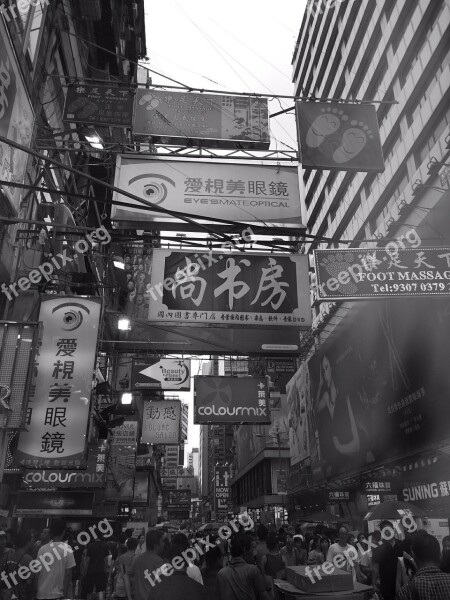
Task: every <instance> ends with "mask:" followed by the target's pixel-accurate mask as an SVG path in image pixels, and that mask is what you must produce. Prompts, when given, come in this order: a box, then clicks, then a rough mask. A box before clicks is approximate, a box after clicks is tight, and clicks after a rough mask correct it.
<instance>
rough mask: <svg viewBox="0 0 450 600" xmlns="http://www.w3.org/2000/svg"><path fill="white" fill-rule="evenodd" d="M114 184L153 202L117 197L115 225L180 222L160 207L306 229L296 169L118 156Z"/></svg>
mask: <svg viewBox="0 0 450 600" xmlns="http://www.w3.org/2000/svg"><path fill="white" fill-rule="evenodd" d="M115 185H116V186H117V187H119V188H121V189H124V190H127V191H128V192H130V193H132V194H134V195H135V196H138V197H139V198H142V199H144V200H147V201H149V202H152V203H153V204H154V205H155V207H156V210H154V211H152V210H149V209H148V208H147V207H143V205H142V204H141V203H140V202H138V201H137V200H133V199H131V198H127V197H126V196H122V195H120V194H118V193H114V196H113V199H114V201H120V202H127V203H131V204H133V205H134V206H135V208H128V207H122V206H119V205H113V208H112V212H111V220H112V221H116V222H117V221H126V222H130V223H136V222H138V223H142V222H146V223H154V224H155V226H156V224H159V225H160V226H162V224H167V227H169V228H171V229H173V227H174V226H176V227H178V226H179V225H180V224H182V221H180V219H177V218H176V217H173V216H170V215H167V214H165V213H162V212H160V211H158V210H157V209H158V207H160V208H165V209H169V210H172V211H176V212H181V213H187V214H190V215H193V216H195V217H200V218H201V217H203V216H205V217H210V218H213V219H214V218H218V219H227V220H229V221H235V222H240V221H244V222H245V223H259V224H261V225H266V226H268V225H270V224H272V225H278V226H282V225H283V224H286V225H289V224H290V225H293V226H295V227H302V223H301V211H300V191H299V185H298V171H297V167H284V166H280V165H276V164H274V165H257V164H236V163H233V164H230V163H218V162H211V161H208V162H201V161H192V160H187V161H186V160H185V161H183V160H176V159H173V158H172V159H170V158H169V159H162V158H149V157H137V156H126V155H125V156H123V155H122V156H118V157H117V164H116V176H115Z"/></svg>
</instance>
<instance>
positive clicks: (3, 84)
mask: <svg viewBox="0 0 450 600" xmlns="http://www.w3.org/2000/svg"><path fill="white" fill-rule="evenodd" d="M33 124H34V115H33V110H32V107H31V103H30V100H29V98H28V94H27V91H26V87H25V84H24V82H23V79H22V76H21V73H20V70H19V67H18V64H17V61H16V58H15V55H14V51H13V48H12V45H11V44H10V41H9V35H8V32H7V30H6V27H5V25H4V23H3V20H2V19H1V18H0V135H2V136H3V137H6V138H8V140H11V141H12V142H17V143H19V144H22V145H23V146H30V144H31V136H32V133H33ZM27 160H28V155H27V154H26V153H25V152H22V151H20V150H16V149H15V148H13V147H12V146H9V145H8V144H4V143H3V142H0V179H3V180H6V181H9V182H11V183H22V182H23V180H24V175H25V167H26V164H27ZM3 189H4V191H5V193H6V195H7V196H8V198H9V200H10V202H11V203H12V205H13V207H14V208H15V209H16V210H18V208H19V202H20V197H21V190H19V188H15V187H4V188H3Z"/></svg>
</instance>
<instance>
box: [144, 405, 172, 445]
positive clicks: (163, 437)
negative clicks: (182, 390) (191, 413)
mask: <svg viewBox="0 0 450 600" xmlns="http://www.w3.org/2000/svg"><path fill="white" fill-rule="evenodd" d="M180 433H181V403H180V401H179V400H153V401H145V402H144V416H143V421H142V438H141V442H142V443H143V444H179V443H180Z"/></svg>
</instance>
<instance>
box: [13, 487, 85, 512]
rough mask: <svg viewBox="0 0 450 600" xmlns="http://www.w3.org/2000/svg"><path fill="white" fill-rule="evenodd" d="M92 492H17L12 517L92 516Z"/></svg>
mask: <svg viewBox="0 0 450 600" xmlns="http://www.w3.org/2000/svg"><path fill="white" fill-rule="evenodd" d="M93 506H94V492H80V491H75V492H73V491H70V492H69V491H65V492H48V491H47V492H42V491H41V492H21V491H19V492H17V504H16V506H15V511H14V516H17V517H20V516H22V517H23V516H40V515H47V516H49V517H53V518H54V517H61V516H64V515H71V516H75V515H79V516H81V515H86V516H87V515H92V509H93Z"/></svg>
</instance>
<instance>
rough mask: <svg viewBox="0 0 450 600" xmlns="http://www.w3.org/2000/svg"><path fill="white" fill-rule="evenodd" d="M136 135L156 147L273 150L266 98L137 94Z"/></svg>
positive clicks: (149, 91) (157, 92)
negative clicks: (189, 143)
mask: <svg viewBox="0 0 450 600" xmlns="http://www.w3.org/2000/svg"><path fill="white" fill-rule="evenodd" d="M133 133H134V135H145V136H152V137H153V138H155V139H154V140H152V141H153V143H161V144H182V145H185V144H186V138H189V139H190V140H191V141H193V142H194V141H195V142H199V141H200V140H202V145H203V146H206V147H208V146H209V147H213V148H216V147H219V148H235V147H236V144H237V143H238V142H240V143H241V146H243V147H250V148H253V149H254V150H265V149H267V148H269V144H270V137H269V105H268V100H267V99H266V98H253V97H246V96H222V95H219V94H194V93H192V92H189V93H184V92H173V91H162V90H161V91H160V90H153V89H145V88H140V89H137V90H136V100H135V115H134V125H133Z"/></svg>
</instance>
